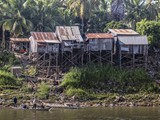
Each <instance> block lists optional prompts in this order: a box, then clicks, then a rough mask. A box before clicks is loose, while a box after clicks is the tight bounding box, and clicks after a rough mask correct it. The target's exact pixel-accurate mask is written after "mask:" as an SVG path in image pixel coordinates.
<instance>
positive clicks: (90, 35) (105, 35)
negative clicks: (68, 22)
mask: <svg viewBox="0 0 160 120" xmlns="http://www.w3.org/2000/svg"><path fill="white" fill-rule="evenodd" d="M86 37H87V39H92V38H99V39H103V38H107V39H112V38H114V37H113V35H112V34H108V33H88V34H86Z"/></svg>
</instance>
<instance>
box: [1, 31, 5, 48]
mask: <svg viewBox="0 0 160 120" xmlns="http://www.w3.org/2000/svg"><path fill="white" fill-rule="evenodd" d="M2 36H3V37H2V43H1V47H2V48H3V49H5V47H6V45H5V44H6V42H5V29H4V28H3V29H2Z"/></svg>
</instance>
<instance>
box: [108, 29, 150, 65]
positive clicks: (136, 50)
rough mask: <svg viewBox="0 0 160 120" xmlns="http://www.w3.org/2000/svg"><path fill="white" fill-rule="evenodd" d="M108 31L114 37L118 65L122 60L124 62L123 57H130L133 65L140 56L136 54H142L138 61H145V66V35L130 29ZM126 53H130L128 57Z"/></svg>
mask: <svg viewBox="0 0 160 120" xmlns="http://www.w3.org/2000/svg"><path fill="white" fill-rule="evenodd" d="M109 31H110V33H111V34H112V35H113V36H114V37H115V41H116V47H117V49H116V51H117V54H119V62H120V67H121V66H122V61H123V62H125V60H124V59H123V58H128V59H130V60H131V62H132V65H133V66H135V65H136V62H138V61H139V60H138V59H139V58H140V57H138V56H141V57H142V56H143V59H141V60H140V62H139V63H145V68H146V63H147V56H148V40H147V36H141V35H139V34H138V33H137V32H135V31H133V30H131V29H109ZM127 55H130V57H128V56H127Z"/></svg>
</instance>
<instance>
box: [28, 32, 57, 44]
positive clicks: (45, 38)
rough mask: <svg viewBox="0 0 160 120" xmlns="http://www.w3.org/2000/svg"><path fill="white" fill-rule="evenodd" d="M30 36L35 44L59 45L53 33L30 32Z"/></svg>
mask: <svg viewBox="0 0 160 120" xmlns="http://www.w3.org/2000/svg"><path fill="white" fill-rule="evenodd" d="M31 36H32V37H33V38H34V40H36V41H37V42H46V43H60V41H59V40H58V38H57V36H56V34H55V33H53V32H31Z"/></svg>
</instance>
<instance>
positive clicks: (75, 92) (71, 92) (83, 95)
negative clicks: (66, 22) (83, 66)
mask: <svg viewBox="0 0 160 120" xmlns="http://www.w3.org/2000/svg"><path fill="white" fill-rule="evenodd" d="M66 94H67V95H68V96H70V97H71V96H75V98H78V99H83V100H84V99H87V98H88V96H89V94H88V93H87V92H86V91H84V90H82V89H80V88H78V89H77V88H69V89H68V90H67V91H66Z"/></svg>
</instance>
